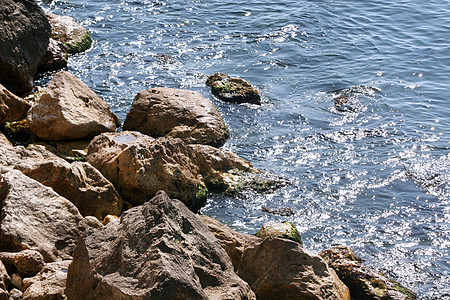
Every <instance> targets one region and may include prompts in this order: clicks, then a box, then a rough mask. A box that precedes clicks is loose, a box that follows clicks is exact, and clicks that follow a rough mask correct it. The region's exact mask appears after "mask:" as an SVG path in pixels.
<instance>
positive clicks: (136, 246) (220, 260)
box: [66, 191, 255, 300]
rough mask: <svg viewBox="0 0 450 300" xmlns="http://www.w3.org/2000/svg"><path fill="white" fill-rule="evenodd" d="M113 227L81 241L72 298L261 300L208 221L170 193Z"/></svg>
mask: <svg viewBox="0 0 450 300" xmlns="http://www.w3.org/2000/svg"><path fill="white" fill-rule="evenodd" d="M110 224H111V223H110ZM110 224H108V225H107V226H106V227H104V228H102V229H99V230H98V231H95V232H94V233H93V234H91V235H90V236H88V237H87V239H86V243H85V242H84V240H82V239H80V240H79V243H78V245H77V248H76V250H75V253H74V260H73V263H72V264H71V265H70V267H69V274H68V278H67V288H66V295H67V297H68V299H75V300H76V299H83V300H85V299H255V296H254V294H253V292H252V291H251V290H250V288H249V286H248V285H247V284H246V283H245V282H244V281H242V279H240V278H239V277H238V276H237V275H236V274H235V273H234V271H233V266H232V264H231V262H230V260H229V258H228V256H227V254H226V252H225V251H224V250H223V249H222V248H221V247H220V246H219V244H218V243H217V240H216V239H215V238H214V236H213V235H212V234H211V232H210V231H209V230H208V228H207V227H206V226H205V225H204V224H203V222H202V221H201V220H200V219H199V218H198V217H197V216H196V215H194V214H193V213H192V212H191V211H189V209H187V207H186V206H185V205H184V204H183V203H182V202H180V201H178V200H173V199H169V197H168V196H167V194H165V193H164V192H162V191H161V192H159V193H158V194H157V195H156V196H155V197H154V198H153V199H151V200H150V201H148V202H146V203H145V204H144V205H142V206H139V207H135V208H132V209H130V210H128V211H126V212H125V213H123V215H122V217H121V220H120V224H115V223H112V224H111V226H110Z"/></svg>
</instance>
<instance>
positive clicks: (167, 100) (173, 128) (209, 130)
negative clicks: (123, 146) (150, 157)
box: [123, 88, 229, 147]
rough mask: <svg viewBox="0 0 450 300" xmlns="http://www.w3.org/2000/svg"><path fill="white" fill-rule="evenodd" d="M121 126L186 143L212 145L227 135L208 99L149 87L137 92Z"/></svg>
mask: <svg viewBox="0 0 450 300" xmlns="http://www.w3.org/2000/svg"><path fill="white" fill-rule="evenodd" d="M123 128H124V130H136V131H139V132H141V133H144V134H147V135H150V136H152V137H155V138H157V137H161V136H171V137H176V138H181V139H182V140H183V141H185V142H186V143H189V144H208V145H212V146H216V147H220V146H222V145H223V144H224V143H225V140H226V139H227V138H228V137H229V133H228V131H227V129H226V127H225V124H224V122H223V120H222V117H221V116H220V114H219V112H218V110H217V108H216V107H215V106H214V104H213V103H212V102H211V101H210V100H208V99H206V98H204V97H203V96H202V95H200V94H199V93H198V92H193V91H189V90H181V89H171V88H153V89H149V90H144V91H142V92H140V93H139V94H137V96H136V97H135V98H134V101H133V104H132V106H131V110H130V112H129V113H128V115H127V118H126V120H125V122H124V124H123Z"/></svg>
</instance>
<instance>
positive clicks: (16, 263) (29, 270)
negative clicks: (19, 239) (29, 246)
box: [0, 250, 45, 277]
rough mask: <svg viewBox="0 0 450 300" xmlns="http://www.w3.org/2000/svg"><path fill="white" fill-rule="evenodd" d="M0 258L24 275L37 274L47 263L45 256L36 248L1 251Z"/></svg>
mask: <svg viewBox="0 0 450 300" xmlns="http://www.w3.org/2000/svg"><path fill="white" fill-rule="evenodd" d="M0 260H1V261H2V262H3V263H4V264H5V265H11V266H13V267H14V269H15V270H16V271H17V273H18V274H19V275H20V276H22V277H31V276H34V275H36V274H37V273H38V272H39V271H41V270H42V268H43V267H44V265H45V262H44V257H43V256H42V254H41V253H39V252H38V251H35V250H23V251H20V252H0Z"/></svg>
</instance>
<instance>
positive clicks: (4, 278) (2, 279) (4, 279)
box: [0, 260, 11, 299]
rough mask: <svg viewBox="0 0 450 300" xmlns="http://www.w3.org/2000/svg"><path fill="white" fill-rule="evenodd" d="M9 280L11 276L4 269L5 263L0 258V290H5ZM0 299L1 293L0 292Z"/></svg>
mask: <svg viewBox="0 0 450 300" xmlns="http://www.w3.org/2000/svg"><path fill="white" fill-rule="evenodd" d="M10 281H11V277H9V275H8V272H7V271H6V268H5V265H4V264H3V262H2V261H1V260H0V291H1V290H5V291H6V290H7V287H8V284H9V282H10ZM0 299H1V293H0Z"/></svg>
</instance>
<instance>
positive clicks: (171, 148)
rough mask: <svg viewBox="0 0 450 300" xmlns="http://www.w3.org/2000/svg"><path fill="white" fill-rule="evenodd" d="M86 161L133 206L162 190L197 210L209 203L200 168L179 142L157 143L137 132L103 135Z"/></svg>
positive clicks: (164, 139) (166, 138)
mask: <svg viewBox="0 0 450 300" xmlns="http://www.w3.org/2000/svg"><path fill="white" fill-rule="evenodd" d="M87 161H88V162H89V163H91V164H92V165H93V166H94V167H95V168H97V169H98V170H100V172H102V174H103V175H104V176H105V177H106V178H107V179H108V180H109V181H111V182H112V183H113V184H114V186H115V187H116V189H117V190H118V192H119V193H120V194H121V195H122V197H124V198H125V199H126V200H128V201H129V202H131V203H132V204H133V205H139V204H142V203H144V202H145V201H147V200H148V199H149V198H151V197H153V196H154V195H155V194H156V192H157V191H158V190H161V189H162V190H165V191H166V192H167V193H168V194H169V195H170V197H172V198H176V199H179V200H181V201H183V202H184V203H185V204H186V205H188V206H189V207H191V208H194V209H195V208H197V207H199V206H200V205H201V204H202V203H203V202H204V201H205V199H206V187H205V186H204V184H203V182H202V181H201V176H200V175H199V174H198V168H197V166H196V165H195V164H194V163H193V162H192V160H191V157H190V151H189V148H188V147H187V146H186V144H185V143H184V142H183V141H182V140H180V139H174V138H171V137H162V138H158V139H154V138H152V137H149V136H146V135H144V134H141V133H139V132H136V131H124V132H122V133H104V134H101V135H99V136H97V137H95V138H94V139H93V140H92V142H91V144H90V145H89V148H88V155H87Z"/></svg>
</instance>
